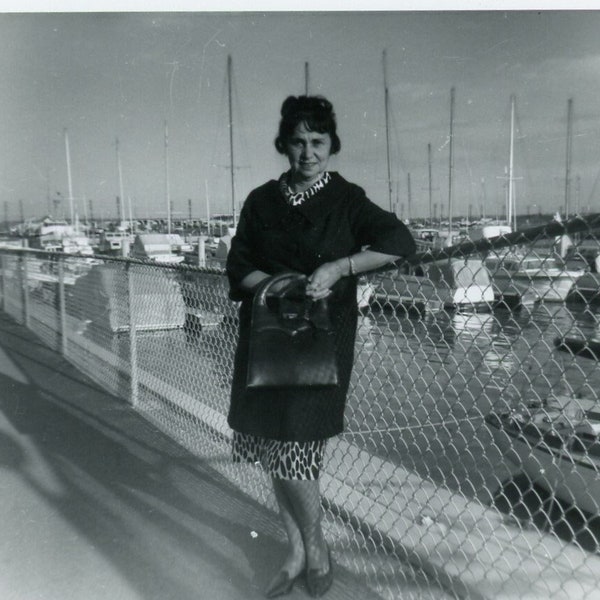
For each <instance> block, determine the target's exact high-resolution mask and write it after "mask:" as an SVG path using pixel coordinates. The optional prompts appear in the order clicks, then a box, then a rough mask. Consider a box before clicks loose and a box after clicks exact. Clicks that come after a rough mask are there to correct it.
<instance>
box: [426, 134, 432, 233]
mask: <svg viewBox="0 0 600 600" xmlns="http://www.w3.org/2000/svg"><path fill="white" fill-rule="evenodd" d="M427 167H428V171H429V226H430V227H431V226H432V224H433V213H432V212H431V206H432V202H433V188H432V182H431V143H429V144H427Z"/></svg>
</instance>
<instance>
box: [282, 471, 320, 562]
mask: <svg viewBox="0 0 600 600" xmlns="http://www.w3.org/2000/svg"><path fill="white" fill-rule="evenodd" d="M277 481H278V483H277V485H278V486H279V487H280V492H281V493H282V495H284V496H285V498H286V499H287V501H288V507H289V512H288V514H289V515H290V516H291V517H292V519H293V521H294V524H295V532H296V531H299V532H300V534H301V539H302V541H303V542H304V553H305V556H306V568H307V569H320V570H325V571H326V570H327V569H328V567H329V555H328V548H327V544H326V542H325V538H324V536H323V530H322V528H321V519H322V509H321V494H320V492H319V480H318V479H315V480H297V479H279V480H277ZM294 535H296V533H295V534H294Z"/></svg>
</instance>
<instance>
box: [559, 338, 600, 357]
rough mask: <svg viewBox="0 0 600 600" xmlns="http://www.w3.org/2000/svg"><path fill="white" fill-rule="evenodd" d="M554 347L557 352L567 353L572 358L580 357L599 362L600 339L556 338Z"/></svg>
mask: <svg viewBox="0 0 600 600" xmlns="http://www.w3.org/2000/svg"><path fill="white" fill-rule="evenodd" d="M554 345H555V346H556V348H557V349H558V350H561V351H563V352H569V353H571V354H573V355H574V356H582V357H584V358H591V359H593V360H600V339H598V338H584V337H579V336H564V337H557V338H555V340H554Z"/></svg>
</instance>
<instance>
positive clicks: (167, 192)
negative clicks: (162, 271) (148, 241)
mask: <svg viewBox="0 0 600 600" xmlns="http://www.w3.org/2000/svg"><path fill="white" fill-rule="evenodd" d="M165 201H166V203H167V233H168V234H169V235H170V234H171V190H170V188H169V129H168V126H167V121H166V120H165Z"/></svg>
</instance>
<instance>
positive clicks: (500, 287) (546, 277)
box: [483, 251, 585, 304]
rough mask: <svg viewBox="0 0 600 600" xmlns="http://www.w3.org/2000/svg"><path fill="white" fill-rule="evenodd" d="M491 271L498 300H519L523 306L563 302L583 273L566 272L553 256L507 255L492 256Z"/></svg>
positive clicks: (487, 262) (486, 261)
mask: <svg viewBox="0 0 600 600" xmlns="http://www.w3.org/2000/svg"><path fill="white" fill-rule="evenodd" d="M483 264H484V265H485V267H486V268H487V269H488V271H489V274H490V278H491V281H492V286H493V289H494V296H495V298H496V300H499V301H502V300H504V299H505V298H514V297H517V298H518V299H519V300H520V302H521V303H522V304H527V303H533V302H536V301H539V300H541V301H546V302H562V301H564V300H566V298H567V296H568V294H569V292H570V290H571V288H572V287H573V285H574V283H575V282H576V281H577V280H578V279H579V278H580V277H582V276H583V275H584V274H585V271H584V270H583V269H567V268H566V267H565V266H564V265H563V264H561V262H560V261H559V260H558V259H556V258H554V257H552V256H539V255H537V254H535V253H533V252H532V253H529V254H525V253H523V252H516V251H508V252H499V253H492V254H489V255H488V256H487V257H486V258H485V259H484V261H483Z"/></svg>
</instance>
